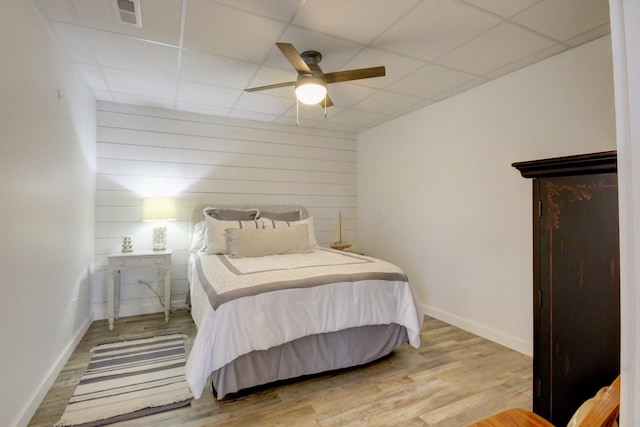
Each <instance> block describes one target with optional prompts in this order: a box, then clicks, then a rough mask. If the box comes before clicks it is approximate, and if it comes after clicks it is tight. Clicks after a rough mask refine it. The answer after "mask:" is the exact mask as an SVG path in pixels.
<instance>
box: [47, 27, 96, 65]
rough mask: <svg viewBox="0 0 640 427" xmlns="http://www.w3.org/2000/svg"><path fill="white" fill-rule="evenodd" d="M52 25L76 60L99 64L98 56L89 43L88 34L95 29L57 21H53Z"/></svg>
mask: <svg viewBox="0 0 640 427" xmlns="http://www.w3.org/2000/svg"><path fill="white" fill-rule="evenodd" d="M52 27H53V30H54V31H55V33H56V35H57V36H58V38H59V39H60V40H61V41H62V43H63V44H64V48H65V49H66V50H67V52H69V54H70V55H71V57H72V58H73V59H74V60H75V61H76V62H80V63H85V64H97V62H98V61H97V59H96V56H95V55H94V52H93V50H92V49H91V46H90V45H89V43H87V35H88V34H89V33H90V32H91V31H93V30H90V29H87V28H82V27H78V26H77V25H71V24H61V23H57V22H55V23H53V25H52Z"/></svg>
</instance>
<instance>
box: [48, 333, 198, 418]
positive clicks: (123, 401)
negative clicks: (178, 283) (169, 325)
mask: <svg viewBox="0 0 640 427" xmlns="http://www.w3.org/2000/svg"><path fill="white" fill-rule="evenodd" d="M91 351H92V352H93V356H92V357H91V361H90V362H89V367H88V368H87V371H86V372H85V373H84V375H83V376H82V379H81V380H80V383H79V384H78V387H77V388H76V390H75V392H74V393H73V396H72V397H71V400H70V401H69V403H68V404H67V407H66V408H65V410H64V414H62V418H61V419H60V421H58V423H57V424H55V425H56V426H59V427H62V426H83V427H85V426H101V425H105V424H110V423H114V422H118V421H123V420H127V419H131V418H137V417H142V416H145V415H150V414H155V413H158V412H163V411H167V410H170V409H174V408H179V407H182V406H187V405H189V404H190V403H191V398H192V395H191V392H190V390H189V386H188V385H187V382H186V378H185V375H184V365H185V351H184V336H183V335H166V336H159V337H155V338H148V339H140V340H133V341H124V342H120V343H114V344H104V345H100V346H97V347H96V348H94V349H93V350H91Z"/></svg>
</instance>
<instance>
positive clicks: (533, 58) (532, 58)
mask: <svg viewBox="0 0 640 427" xmlns="http://www.w3.org/2000/svg"><path fill="white" fill-rule="evenodd" d="M563 50H566V47H564V46H563V45H560V44H555V45H552V46H550V47H548V48H546V49H543V50H540V51H538V52H536V53H534V54H533V55H529V56H525V57H524V58H522V59H519V60H517V61H515V62H512V63H510V64H507V65H505V66H504V67H501V68H497V69H495V70H493V71H491V72H490V73H487V74H486V77H488V78H490V79H494V78H496V77H499V76H502V75H504V74H507V73H511V72H513V71H515V70H519V69H520V68H523V67H526V66H527V65H531V64H534V63H536V62H538V61H541V60H543V59H545V58H548V57H550V56H553V55H555V54H556V53H559V52H562V51H563Z"/></svg>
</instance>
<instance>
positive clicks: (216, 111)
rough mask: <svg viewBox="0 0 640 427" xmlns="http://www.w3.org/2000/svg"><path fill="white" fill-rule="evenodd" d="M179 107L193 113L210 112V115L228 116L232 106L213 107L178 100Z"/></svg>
mask: <svg viewBox="0 0 640 427" xmlns="http://www.w3.org/2000/svg"><path fill="white" fill-rule="evenodd" d="M178 109H180V110H182V111H189V112H191V113H198V114H208V115H210V116H223V117H225V116H227V115H228V114H229V112H230V111H231V108H223V107H212V106H211V105H202V104H192V103H189V102H178Z"/></svg>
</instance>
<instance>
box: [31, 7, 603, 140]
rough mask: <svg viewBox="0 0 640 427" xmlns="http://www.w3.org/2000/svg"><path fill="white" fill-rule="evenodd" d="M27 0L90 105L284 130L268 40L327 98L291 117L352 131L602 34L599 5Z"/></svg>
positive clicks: (283, 105) (283, 101)
mask: <svg viewBox="0 0 640 427" xmlns="http://www.w3.org/2000/svg"><path fill="white" fill-rule="evenodd" d="M115 1H116V0H34V3H35V4H36V6H37V7H38V9H39V10H40V11H41V13H42V14H43V16H44V17H45V19H46V20H47V22H48V24H49V25H50V28H51V31H52V32H53V33H54V35H55V36H56V37H57V38H58V40H59V41H60V43H61V44H62V45H63V46H64V48H65V49H66V51H67V52H68V54H69V56H70V57H71V58H72V59H73V61H75V62H76V63H77V66H78V69H79V70H80V72H81V74H82V75H83V76H84V78H85V80H86V82H87V84H88V85H89V86H90V87H91V88H92V89H93V91H94V92H95V95H96V98H97V99H99V100H107V101H115V102H119V103H125V104H134V105H147V106H154V107H162V108H169V109H176V110H184V111H191V112H197V113H203V114H210V115H216V116H226V117H236V118H243V119H252V120H261V121H266V122H274V123H281V124H289V125H295V121H296V102H295V97H294V92H293V87H286V88H279V89H274V90H269V91H263V92H253V93H248V92H245V91H244V89H245V88H248V87H253V86H262V85H268V84H272V83H280V82H286V81H292V80H295V78H296V72H295V71H294V70H293V69H292V67H291V65H290V64H289V62H287V60H286V59H285V58H284V56H283V55H282V54H281V52H280V50H278V49H277V47H276V46H275V43H276V42H287V43H292V44H293V45H294V46H295V47H296V49H297V50H298V51H299V52H303V51H305V50H317V51H320V52H321V53H322V55H323V59H322V62H321V63H320V66H321V67H322V69H323V70H324V71H325V72H333V71H342V70H348V69H354V68H365V67H372V66H378V65H384V66H386V70H387V75H386V76H385V77H379V78H373V79H366V80H358V81H354V82H347V83H335V84H331V85H329V94H330V95H331V98H332V99H333V102H334V104H335V106H333V107H331V108H329V109H328V112H327V118H324V113H323V110H322V108H321V107H319V106H311V107H309V106H303V105H302V104H301V105H300V125H301V126H307V127H316V128H322V129H331V130H338V131H346V132H359V131H361V130H364V129H367V128H370V127H372V126H375V125H378V124H380V123H383V122H385V121H387V120H390V119H392V118H394V117H398V116H401V115H403V114H406V113H408V112H410V111H413V110H416V109H418V108H421V107H424V106H426V105H429V104H432V103H435V102H438V101H440V100H442V99H445V98H447V97H449V96H452V95H455V94H457V93H460V92H462V91H465V90H467V89H470V88H472V87H474V86H477V85H480V84H483V83H485V82H487V81H489V80H491V79H494V78H496V77H498V76H501V75H503V74H506V73H509V72H512V71H514V70H517V69H519V68H522V67H524V66H527V65H530V64H532V63H535V62H537V61H540V60H543V59H545V58H547V57H550V56H552V55H555V54H557V53H559V52H562V51H565V50H567V49H571V48H573V47H575V46H578V45H580V44H582V43H585V42H588V41H590V40H593V39H596V38H598V37H602V36H604V35H607V34H609V9H608V0H464V1H463V0H216V1H214V0H140V11H141V17H142V26H141V28H138V27H135V26H130V25H127V24H123V23H120V22H118V19H117V13H116V7H115V6H114V3H115Z"/></svg>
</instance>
